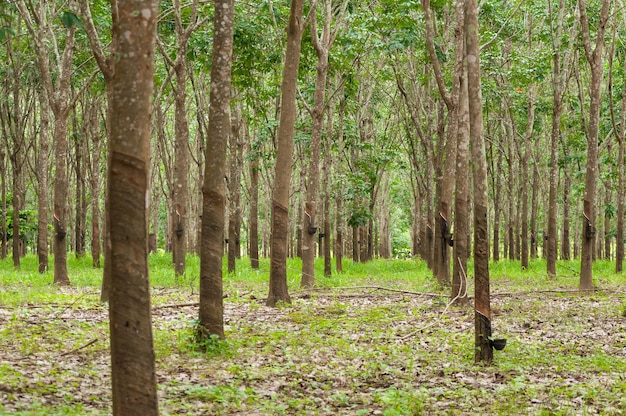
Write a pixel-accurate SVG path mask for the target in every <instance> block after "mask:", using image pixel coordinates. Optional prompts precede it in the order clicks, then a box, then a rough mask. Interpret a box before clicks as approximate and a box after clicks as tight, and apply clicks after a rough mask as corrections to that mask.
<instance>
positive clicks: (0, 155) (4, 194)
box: [0, 143, 8, 260]
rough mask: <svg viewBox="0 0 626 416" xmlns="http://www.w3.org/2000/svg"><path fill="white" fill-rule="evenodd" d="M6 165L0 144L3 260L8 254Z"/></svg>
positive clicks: (0, 221) (0, 227) (0, 252)
mask: <svg viewBox="0 0 626 416" xmlns="http://www.w3.org/2000/svg"><path fill="white" fill-rule="evenodd" d="M7 178H8V174H7V165H6V150H5V148H4V146H3V143H0V181H2V186H1V187H0V259H2V260H4V259H6V257H7V254H8V246H7Z"/></svg>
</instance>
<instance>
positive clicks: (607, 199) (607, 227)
mask: <svg viewBox="0 0 626 416" xmlns="http://www.w3.org/2000/svg"><path fill="white" fill-rule="evenodd" d="M609 148H610V146H609ZM609 154H611V152H610V150H609ZM612 199H613V198H612V195H611V190H610V188H609V187H608V184H605V186H604V206H605V207H608V206H610V205H611V201H612ZM610 231H611V213H610V212H609V211H607V210H605V212H604V233H603V234H602V235H603V236H604V259H605V260H611V236H610Z"/></svg>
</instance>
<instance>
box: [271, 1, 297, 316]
mask: <svg viewBox="0 0 626 416" xmlns="http://www.w3.org/2000/svg"><path fill="white" fill-rule="evenodd" d="M303 11H304V0H293V1H292V2H291V8H290V14H289V23H288V26H287V50H286V53H285V66H284V69H283V78H282V84H281V96H282V99H281V102H282V106H281V108H280V125H279V128H278V146H277V147H278V149H277V154H276V164H275V172H274V192H273V195H272V208H271V209H272V214H271V215H272V217H271V221H272V226H271V227H272V238H271V243H270V244H271V246H270V262H271V264H270V287H269V294H268V297H267V302H266V303H267V305H268V306H276V304H277V303H278V302H285V303H289V302H291V298H290V297H289V291H288V288H287V243H288V241H289V236H288V233H289V190H290V183H291V163H292V154H293V137H294V127H295V121H296V85H297V81H298V68H299V66H300V51H301V47H302V32H303V31H304V28H305V21H304V20H303V18H302V15H303Z"/></svg>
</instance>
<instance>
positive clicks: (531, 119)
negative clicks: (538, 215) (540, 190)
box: [520, 34, 535, 270]
mask: <svg viewBox="0 0 626 416" xmlns="http://www.w3.org/2000/svg"><path fill="white" fill-rule="evenodd" d="M529 37H530V34H529ZM534 90H535V87H534V86H530V87H529V92H528V106H527V113H526V117H527V118H526V119H527V122H526V133H525V135H524V143H523V147H524V148H523V150H522V157H521V170H522V175H521V178H522V180H521V185H522V192H521V195H520V198H521V200H522V209H521V215H522V220H521V221H520V223H521V227H522V233H521V254H522V258H521V260H522V262H521V266H522V269H523V270H526V269H528V260H529V249H528V248H529V243H530V241H529V238H528V185H529V183H528V180H527V178H528V177H529V174H528V159H529V158H530V154H531V153H532V135H533V126H534V124H535V96H534V95H535V91H534Z"/></svg>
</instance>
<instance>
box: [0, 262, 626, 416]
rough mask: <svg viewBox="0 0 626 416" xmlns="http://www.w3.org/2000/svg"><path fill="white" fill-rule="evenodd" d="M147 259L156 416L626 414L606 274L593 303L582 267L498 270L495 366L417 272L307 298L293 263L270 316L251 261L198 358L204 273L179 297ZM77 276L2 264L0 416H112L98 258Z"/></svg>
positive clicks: (357, 276)
mask: <svg viewBox="0 0 626 416" xmlns="http://www.w3.org/2000/svg"><path fill="white" fill-rule="evenodd" d="M150 260H151V280H152V283H153V307H154V312H153V324H154V328H155V349H156V357H157V376H158V383H159V386H158V388H159V398H160V408H161V413H162V414H166V415H179V414H190V415H200V414H206V415H221V414H223V415H316V414H320V415H325V414H337V415H371V414H374V415H375V414H383V415H410V414H501V415H511V414H546V415H548V414H550V415H552V414H564V415H569V414H626V318H625V317H624V316H625V314H626V301H625V299H624V294H625V293H626V291H625V290H624V284H623V280H624V278H623V277H622V276H618V275H615V274H614V273H613V272H612V269H613V264H611V263H608V262H606V263H605V262H597V263H596V265H595V270H594V275H595V283H596V286H597V288H598V290H597V291H595V292H594V293H591V294H580V293H577V292H575V291H574V290H575V289H576V287H577V283H578V278H577V268H578V264H577V263H576V262H561V263H559V265H558V276H557V277H556V278H548V277H546V276H545V273H544V270H545V263H543V262H542V261H540V260H537V261H534V262H533V263H532V264H531V267H530V268H529V269H528V270H526V271H524V272H522V271H520V267H519V263H518V262H509V261H501V262H499V263H497V264H494V265H492V268H491V277H492V285H491V289H492V306H493V308H494V316H493V320H492V326H493V331H494V336H496V337H499V338H506V339H507V340H508V343H507V346H506V348H505V349H504V350H503V351H496V352H495V359H494V362H493V364H492V365H491V366H487V367H485V366H479V365H475V364H474V362H473V343H474V335H473V311H472V310H471V309H470V308H469V307H468V308H457V307H449V306H448V305H447V299H448V295H447V291H445V290H440V289H439V288H438V287H437V286H436V284H435V283H434V281H433V279H432V277H431V276H430V273H429V272H428V270H427V268H426V267H425V265H424V264H423V263H422V262H420V261H416V260H393V261H383V260H377V261H373V262H370V263H367V264H353V263H351V262H350V261H346V262H345V272H344V273H343V274H341V275H334V276H332V277H330V278H319V279H318V284H319V286H318V287H317V288H315V290H309V291H303V290H299V288H298V282H299V273H298V270H299V267H300V265H299V263H298V261H297V260H293V261H290V263H289V265H288V266H289V276H288V279H289V284H290V291H291V295H292V298H293V304H292V305H289V306H285V307H282V308H277V309H273V308H268V307H266V306H264V298H265V296H266V295H267V280H268V276H269V263H268V262H267V261H264V262H262V264H261V269H260V271H253V270H251V269H250V268H249V266H248V262H247V260H245V259H244V260H242V261H241V262H240V263H238V271H237V273H235V274H233V275H228V276H225V293H226V295H227V297H226V299H225V308H226V310H225V320H226V333H227V338H228V339H227V341H223V342H213V343H209V344H208V345H204V346H199V345H197V344H194V342H193V341H192V338H191V334H192V331H191V327H192V326H193V323H194V320H195V318H196V316H197V307H196V306H194V305H193V303H195V302H197V285H198V278H197V275H198V260H197V258H190V259H189V262H188V263H189V268H188V273H187V276H186V277H184V278H182V279H180V281H178V282H174V278H173V274H172V272H171V268H170V266H169V264H170V259H169V258H168V257H167V256H166V255H154V256H153V257H151V259H150ZM319 266H321V264H320V265H319ZM69 270H70V278H71V280H72V282H73V284H74V286H72V287H70V288H59V287H55V286H53V285H51V284H50V282H51V281H52V275H51V274H43V275H40V274H38V273H37V265H36V258H35V257H32V256H29V257H27V258H25V259H24V261H23V265H22V268H21V269H20V270H19V271H15V270H13V268H12V263H10V260H6V261H2V262H0V414H9V413H10V414H24V415H27V414H28V415H31V414H32V415H53V414H58V415H86V414H93V415H99V414H108V413H110V384H109V383H110V381H109V358H108V348H109V342H108V323H107V311H106V307H105V306H103V305H101V304H99V302H98V299H99V293H98V292H99V285H100V274H101V272H100V271H99V270H93V269H92V268H91V262H90V260H89V259H81V260H76V259H72V260H71V262H70V265H69ZM470 270H471V268H470ZM317 272H318V276H319V275H321V269H318V271H317ZM470 274H471V273H470ZM383 288H388V289H393V290H385V289H383ZM470 294H471V291H470ZM190 304H192V305H190Z"/></svg>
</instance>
